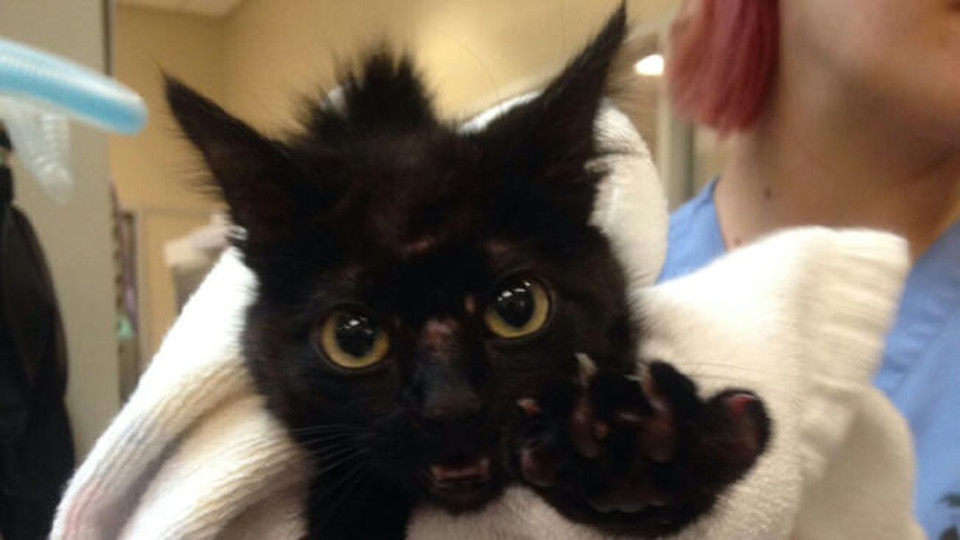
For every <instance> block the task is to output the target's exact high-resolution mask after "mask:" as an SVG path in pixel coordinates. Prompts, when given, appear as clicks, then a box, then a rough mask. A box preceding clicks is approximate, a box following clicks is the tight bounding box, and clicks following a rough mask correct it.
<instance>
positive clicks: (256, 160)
mask: <svg viewBox="0 0 960 540" xmlns="http://www.w3.org/2000/svg"><path fill="white" fill-rule="evenodd" d="M166 93H167V101H168V103H169V105H170V109H171V110H172V112H173V115H174V117H176V120H177V122H178V123H179V124H180V127H181V129H183V132H184V134H185V135H186V136H187V139H189V140H190V142H191V143H192V144H193V146H194V147H195V148H196V149H197V150H199V152H200V154H201V155H202V156H203V159H204V161H205V162H206V165H207V167H208V168H209V169H210V173H211V174H212V177H213V180H214V184H215V186H216V188H218V191H219V192H220V193H221V194H222V196H223V199H224V200H225V201H226V203H227V205H228V206H229V209H230V215H231V217H232V218H233V221H234V223H236V224H237V225H239V226H241V227H243V228H244V229H245V231H246V234H245V238H244V240H243V242H242V244H241V248H242V250H243V251H244V252H245V255H247V258H248V260H249V259H251V258H256V256H257V255H258V253H257V252H258V251H262V250H263V249H266V248H268V247H269V246H270V245H272V244H275V243H277V242H280V241H282V240H283V238H285V237H286V236H287V235H289V234H291V232H292V231H293V229H294V225H295V220H296V219H297V215H298V214H300V213H301V212H300V211H299V207H300V206H302V205H303V204H304V203H305V199H307V198H309V196H310V193H311V190H310V189H309V186H307V185H306V183H305V182H303V180H302V179H301V178H300V176H299V175H298V171H297V169H296V167H295V166H294V164H293V163H291V162H290V160H289V159H288V158H287V156H286V154H285V148H284V147H283V146H282V145H281V144H280V143H278V142H276V141H274V140H272V139H270V138H268V137H265V136H263V135H261V134H260V133H259V132H257V131H256V130H255V129H253V128H252V127H250V126H248V125H247V124H245V123H244V122H242V121H240V120H239V119H237V118H235V117H233V116H231V115H230V114H229V113H227V112H226V111H224V110H223V109H222V108H221V107H220V106H218V105H217V104H215V103H214V102H213V101H211V100H209V99H207V98H206V97H204V96H202V95H200V94H199V93H197V92H196V91H194V90H193V89H191V88H189V87H187V86H186V85H184V84H183V83H181V82H180V81H178V80H176V79H174V78H171V77H167V79H166Z"/></svg>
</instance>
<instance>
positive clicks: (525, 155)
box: [481, 3, 627, 221]
mask: <svg viewBox="0 0 960 540" xmlns="http://www.w3.org/2000/svg"><path fill="white" fill-rule="evenodd" d="M626 28H627V24H626V7H625V5H624V4H622V3H621V4H620V7H619V8H618V9H617V10H616V11H615V12H614V13H613V14H612V15H611V16H610V18H609V19H608V20H607V22H606V24H605V25H604V28H603V30H601V32H600V33H599V34H597V36H596V37H595V38H594V39H593V41H592V42H590V44H589V45H587V47H586V48H584V49H583V50H582V51H581V52H580V54H579V55H577V56H576V57H575V58H574V59H573V60H572V61H571V62H570V63H569V64H568V65H567V67H566V68H565V69H564V70H563V71H562V72H561V73H560V74H559V75H558V76H557V77H556V78H554V79H553V80H552V81H551V82H550V83H549V84H548V85H547V87H546V88H545V89H544V90H543V91H542V92H541V93H540V94H539V95H538V96H537V97H535V98H534V99H532V100H530V101H528V102H526V103H523V104H521V105H518V106H516V107H514V108H512V109H510V110H508V111H506V112H505V113H503V114H502V115H501V116H500V117H498V118H495V119H493V120H492V121H490V123H489V124H488V125H487V127H486V129H485V130H484V131H485V133H484V134H483V135H481V136H482V137H485V144H486V145H487V146H486V147H487V148H488V149H491V150H492V155H494V156H496V159H497V160H498V161H499V162H500V163H501V165H500V166H501V167H504V166H506V167H507V168H509V170H510V171H513V172H514V173H515V174H509V175H505V176H506V177H508V178H512V180H508V182H509V183H511V184H512V185H504V186H502V187H503V188H504V190H505V191H510V190H512V189H524V186H523V185H519V186H518V185H517V184H516V182H517V180H519V179H522V181H521V184H524V185H525V186H527V187H533V188H534V189H535V190H536V191H537V192H541V193H545V194H546V195H547V196H548V198H549V199H550V203H549V204H551V205H552V206H557V205H560V206H562V207H566V209H568V210H569V212H567V213H568V214H570V213H572V214H573V217H574V218H575V219H577V220H579V221H586V220H587V218H588V216H589V213H590V211H591V209H592V206H593V196H594V194H595V190H594V187H595V185H596V181H597V180H598V175H597V174H590V173H588V172H587V171H586V166H587V164H588V163H589V162H590V161H591V160H592V159H594V158H596V157H599V155H600V153H601V152H600V149H601V147H600V144H599V143H598V141H597V137H596V135H597V133H595V131H596V130H595V128H594V125H595V122H596V119H597V114H598V112H599V111H600V106H601V102H602V100H603V98H604V96H605V95H606V93H607V90H608V81H609V80H610V79H611V76H610V75H611V73H610V72H611V71H612V67H613V65H614V64H615V60H616V59H617V58H618V54H617V53H618V52H619V51H620V49H621V45H622V44H623V41H624V36H625V33H626ZM530 182H532V184H530ZM538 186H539V187H538ZM558 209H561V210H562V208H558Z"/></svg>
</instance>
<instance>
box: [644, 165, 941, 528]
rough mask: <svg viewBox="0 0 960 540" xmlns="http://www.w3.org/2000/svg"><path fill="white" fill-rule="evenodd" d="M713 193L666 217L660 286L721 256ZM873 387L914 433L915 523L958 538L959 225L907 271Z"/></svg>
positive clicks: (710, 189)
mask: <svg viewBox="0 0 960 540" xmlns="http://www.w3.org/2000/svg"><path fill="white" fill-rule="evenodd" d="M715 188H716V180H714V181H713V182H711V183H710V184H709V185H708V186H706V187H705V188H704V189H703V190H702V191H701V192H700V193H699V194H698V195H697V196H696V197H695V198H693V199H692V200H690V201H689V202H687V203H686V204H685V205H683V206H682V207H680V208H679V209H677V210H676V211H675V212H674V213H673V215H672V216H671V217H670V233H669V240H668V244H667V246H668V247H667V258H666V262H665V263H664V267H663V271H662V272H661V274H660V278H659V280H660V281H665V280H668V279H672V278H675V277H679V276H682V275H685V274H688V273H690V272H693V271H695V270H697V269H699V268H701V267H703V266H705V265H706V264H708V263H709V262H710V261H712V260H713V259H716V258H717V257H719V256H721V255H723V253H724V252H725V251H726V248H725V246H724V243H723V236H722V235H721V232H720V223H719V221H718V220H717V209H716V206H715V205H714V200H713V195H714V190H715ZM874 383H875V384H876V386H877V387H878V388H879V389H880V390H882V391H883V392H884V393H886V395H887V397H889V398H890V400H891V401H892V402H893V404H894V405H895V406H896V407H897V408H898V409H900V411H901V412H902V413H903V414H904V416H905V417H906V418H907V421H908V422H909V424H910V428H911V430H912V431H913V435H914V440H915V447H916V452H917V460H918V469H917V487H916V512H917V519H918V520H919V521H920V524H921V525H922V526H923V528H924V529H925V530H926V532H927V536H928V537H929V538H930V539H931V540H948V539H956V538H960V221H958V222H957V223H954V224H953V225H952V226H951V227H950V228H949V229H948V230H947V231H946V232H945V233H943V235H941V236H940V238H938V239H937V241H936V242H935V243H934V244H933V245H932V246H931V247H930V248H929V249H928V250H927V252H926V253H924V254H923V256H922V257H920V259H919V260H918V261H917V262H916V263H915V264H914V266H913V268H912V269H911V271H910V275H909V276H908V277H907V282H906V286H905V289H904V292H903V298H902V299H901V303H900V309H899V312H898V313H897V318H896V321H895V322H894V325H893V328H892V329H891V331H890V334H889V336H887V344H886V351H885V353H884V355H883V364H882V365H881V366H880V370H879V371H878V372H877V375H876V378H875V379H874Z"/></svg>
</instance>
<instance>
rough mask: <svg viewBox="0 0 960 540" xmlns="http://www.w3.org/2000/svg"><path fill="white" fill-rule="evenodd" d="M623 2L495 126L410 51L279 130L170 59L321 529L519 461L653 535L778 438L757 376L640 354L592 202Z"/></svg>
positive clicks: (444, 501)
mask: <svg viewBox="0 0 960 540" xmlns="http://www.w3.org/2000/svg"><path fill="white" fill-rule="evenodd" d="M624 32H625V12H624V9H623V8H622V7H621V8H620V9H619V10H618V11H617V12H616V13H615V14H614V15H613V16H612V17H611V19H610V20H609V21H608V22H607V24H606V26H605V28H604V29H603V31H602V32H601V33H600V34H599V35H598V36H597V37H596V38H595V40H594V41H593V42H592V43H591V44H590V45H589V46H588V47H587V48H586V49H585V50H584V51H583V52H582V53H581V54H580V55H579V56H578V57H576V58H575V59H574V60H573V61H572V62H571V63H570V64H569V66H568V67H567V68H566V69H565V70H564V71H563V72H562V73H561V74H560V75H559V76H558V77H557V78H556V79H555V80H554V81H553V82H551V83H550V84H549V85H548V86H547V87H546V89H545V90H544V91H543V92H542V94H540V95H539V97H537V98H536V99H533V100H532V101H529V102H527V103H525V104H523V105H520V106H517V107H516V108H513V109H511V110H510V111H509V112H507V113H506V114H504V115H503V116H501V117H499V118H497V119H496V120H494V121H492V122H491V123H490V124H489V125H488V126H486V127H485V128H484V129H482V130H481V131H479V132H471V133H463V132H461V131H459V130H458V129H457V128H456V126H455V125H454V124H452V123H444V122H442V121H441V120H438V119H437V118H436V116H435V115H434V112H433V110H432V108H431V103H430V99H429V97H428V96H427V94H426V93H425V92H424V89H423V86H422V84H421V81H420V79H419V78H418V76H417V75H416V73H415V71H414V69H413V68H412V67H411V63H410V61H409V60H408V59H407V58H396V57H394V56H391V55H390V54H388V53H386V52H380V53H377V54H374V55H372V56H370V57H369V58H368V59H367V61H366V62H365V64H364V66H363V68H362V70H360V71H359V73H357V74H355V75H351V76H349V77H347V78H346V79H345V80H344V81H342V93H341V96H340V97H341V98H342V99H341V100H339V102H338V103H337V104H333V103H332V102H331V101H330V100H319V101H320V103H319V104H316V105H315V106H314V107H313V108H312V111H311V112H310V114H309V115H308V116H307V118H306V119H305V120H304V122H303V127H302V130H301V131H300V132H299V133H297V134H295V135H293V136H291V137H288V138H285V139H283V140H278V139H273V138H268V137H266V136H263V135H261V134H259V133H257V132H256V131H254V130H253V129H251V128H250V127H248V126H247V125H245V124H244V123H242V122H241V121H239V120H237V119H235V118H233V117H232V116H230V115H228V114H227V113H226V112H224V111H223V110H222V109H221V108H220V107H218V106H217V105H215V104H213V103H211V102H210V101H208V100H207V99H205V98H203V97H201V96H199V95H198V94H196V93H195V92H193V91H192V90H190V89H188V88H187V87H185V86H183V85H182V84H180V83H179V82H177V81H175V80H168V82H167V96H168V99H169V102H170V105H171V107H172V109H173V112H174V114H175V116H176V118H177V120H178V121H179V123H180V125H181V126H182V128H183V130H184V132H185V133H186V135H187V137H188V138H189V139H190V141H191V142H192V143H193V144H194V145H195V146H196V147H197V148H198V149H199V151H200V152H201V153H202V155H203V157H204V158H205V160H206V163H207V165H208V166H209V168H210V171H211V172H212V174H213V178H214V179H215V181H216V185H217V186H219V188H220V190H221V191H222V194H223V197H224V199H225V200H226V202H227V204H228V205H229V207H230V212H231V215H232V217H233V219H234V221H235V222H236V223H237V224H238V225H239V226H241V227H242V229H243V230H244V234H243V235H242V237H240V238H238V239H237V240H236V243H237V245H238V247H239V249H240V250H241V252H242V254H243V257H244V260H245V262H246V264H247V265H248V266H249V267H250V268H251V269H252V270H253V272H254V273H255V274H256V276H257V278H258V281H259V288H258V291H257V294H256V299H255V301H254V303H253V305H252V306H251V308H250V309H249V312H248V314H247V319H246V327H245V331H244V347H245V354H246V358H247V362H248V366H249V369H250V370H251V372H252V374H253V376H254V378H255V380H256V383H257V385H258V388H259V390H260V392H262V393H263V395H264V396H266V398H267V401H268V405H269V408H270V410H271V411H272V412H273V414H275V415H276V416H277V417H278V418H279V419H280V420H281V421H282V422H283V423H284V424H285V425H286V426H287V427H288V428H289V431H290V434H291V435H292V436H293V438H295V439H296V440H297V441H298V442H299V443H300V444H301V445H302V446H303V447H304V448H306V449H307V450H308V451H309V452H310V455H311V456H312V457H313V459H314V460H315V477H314V478H313V479H312V484H311V490H310V495H309V502H308V505H309V508H308V517H309V534H310V536H311V537H314V538H323V539H325V540H336V539H346V538H363V539H378V538H402V537H403V536H404V531H405V526H406V523H407V520H408V517H409V516H410V514H411V510H412V509H413V508H414V507H415V506H416V505H418V504H433V505H438V506H440V507H443V508H446V509H448V510H450V511H451V512H462V511H470V510H473V509H477V508H480V507H481V506H483V505H484V504H485V503H487V502H489V501H491V500H493V499H494V498H496V497H497V496H498V494H500V493H501V491H502V490H503V488H504V486H505V485H507V484H508V483H510V482H519V483H523V484H525V485H527V486H529V487H531V488H532V489H534V490H536V491H537V492H538V493H539V494H540V495H541V496H542V497H543V498H544V499H545V500H546V501H547V502H548V503H550V504H551V505H553V506H554V507H556V508H557V509H558V510H559V511H560V512H562V513H563V514H564V515H566V516H567V517H569V518H570V519H573V520H576V521H579V522H584V523H588V524H591V525H594V526H596V527H598V528H601V529H603V530H605V531H607V532H611V533H619V534H627V535H636V536H654V535H659V534H664V533H669V532H672V531H676V530H679V529H680V528H682V527H683V526H685V525H686V524H688V523H690V522H691V521H692V520H694V519H695V518H696V517H698V516H699V515H701V514H703V513H704V512H705V511H707V510H708V509H709V508H710V507H711V505H712V504H713V502H714V501H715V499H716V497H717V495H718V494H719V493H720V492H721V491H722V490H723V489H724V488H725V487H726V486H727V485H729V484H730V483H731V482H733V481H735V480H736V479H737V478H739V477H740V476H742V475H743V474H744V472H745V471H746V470H747V469H748V468H749V467H750V466H751V465H752V464H753V462H754V461H755V459H756V457H757V456H758V455H759V454H760V452H762V450H763V448H764V445H765V444H766V441H767V438H768V430H769V422H768V420H767V417H766V415H765V413H764V409H763V406H762V405H761V403H760V401H759V400H758V399H756V397H754V396H753V395H752V394H750V393H749V392H744V391H727V392H723V393H721V394H720V395H717V396H715V397H713V398H711V399H709V400H702V399H700V398H699V397H698V396H697V392H696V388H695V387H694V385H693V383H692V382H690V381H689V380H688V379H687V378H685V377H684V376H683V375H681V374H679V373H678V372H677V371H676V370H674V369H673V368H671V367H670V366H668V365H666V364H663V363H653V364H650V365H649V366H648V369H646V370H645V371H644V373H643V375H642V382H639V381H641V378H640V377H638V376H637V375H635V371H636V369H637V365H636V360H635V359H636V352H637V343H638V341H639V340H640V339H641V338H642V336H641V335H640V334H641V330H640V329H639V328H640V325H638V324H637V322H638V321H634V320H632V318H631V311H630V309H629V307H628V305H627V295H626V291H625V281H624V276H623V272H622V270H621V268H620V265H619V263H618V261H617V260H616V258H615V257H614V255H613V253H612V252H611V247H610V245H609V243H608V242H607V240H606V238H605V237H604V236H603V234H601V232H600V231H599V230H598V229H597V228H595V227H594V226H592V225H590V223H589V218H590V214H591V211H592V209H593V207H594V197H595V195H596V185H597V182H598V180H599V179H600V178H601V177H602V174H603V172H602V171H601V170H598V169H597V168H596V167H593V166H590V167H588V166H587V165H588V164H590V163H593V162H595V160H596V159H597V158H598V157H600V156H602V155H603V154H604V152H605V150H604V147H603V146H602V144H601V143H600V142H598V134H596V133H594V127H593V126H594V119H595V118H596V116H597V113H598V109H599V106H600V101H601V99H602V97H603V96H604V92H605V88H606V85H607V84H606V81H607V79H608V71H609V70H610V65H611V61H612V59H613V57H614V55H615V54H616V52H617V50H618V49H619V47H620V45H621V42H622V41H623V36H624Z"/></svg>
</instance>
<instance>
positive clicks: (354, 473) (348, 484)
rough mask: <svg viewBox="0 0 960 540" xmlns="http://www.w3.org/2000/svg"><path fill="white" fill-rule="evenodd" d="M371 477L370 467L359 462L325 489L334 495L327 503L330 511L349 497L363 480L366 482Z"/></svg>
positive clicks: (334, 509)
mask: <svg viewBox="0 0 960 540" xmlns="http://www.w3.org/2000/svg"><path fill="white" fill-rule="evenodd" d="M371 477H372V475H371V474H370V469H369V468H368V467H365V466H363V464H359V465H357V466H356V467H355V468H354V469H353V470H351V471H350V472H349V473H347V474H346V475H344V476H342V477H341V478H340V479H339V480H338V481H337V482H336V483H335V484H333V485H332V486H331V487H330V488H329V489H328V490H325V491H326V492H327V493H328V494H330V495H334V498H333V500H332V501H331V504H330V505H329V508H330V513H331V514H333V513H334V512H335V511H336V509H337V508H338V507H339V506H340V505H341V504H343V502H344V501H346V500H348V499H350V495H352V494H353V492H354V491H356V490H357V488H359V487H360V486H362V485H363V484H364V483H365V482H368V481H369V480H370V479H371ZM334 491H336V493H334Z"/></svg>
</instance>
